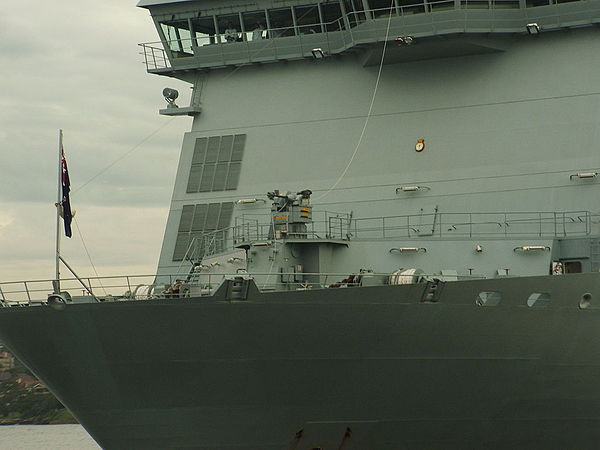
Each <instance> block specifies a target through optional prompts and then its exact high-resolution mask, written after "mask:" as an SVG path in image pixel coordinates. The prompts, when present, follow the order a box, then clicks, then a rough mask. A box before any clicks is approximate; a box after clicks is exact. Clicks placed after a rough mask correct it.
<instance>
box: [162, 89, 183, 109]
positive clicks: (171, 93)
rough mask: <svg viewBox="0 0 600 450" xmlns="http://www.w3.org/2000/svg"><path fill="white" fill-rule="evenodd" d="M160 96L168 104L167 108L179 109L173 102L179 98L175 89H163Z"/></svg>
mask: <svg viewBox="0 0 600 450" xmlns="http://www.w3.org/2000/svg"><path fill="white" fill-rule="evenodd" d="M162 94H163V97H164V98H165V100H166V102H167V103H168V106H167V108H179V106H177V105H176V104H175V100H177V97H179V92H178V91H177V89H171V88H164V89H163V91H162Z"/></svg>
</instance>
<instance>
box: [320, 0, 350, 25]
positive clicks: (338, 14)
mask: <svg viewBox="0 0 600 450" xmlns="http://www.w3.org/2000/svg"><path fill="white" fill-rule="evenodd" d="M320 6H321V16H322V17H323V22H325V29H326V30H327V31H339V30H342V29H343V28H344V22H343V20H342V19H341V18H342V9H341V7H340V4H339V2H328V3H321V5H320Z"/></svg>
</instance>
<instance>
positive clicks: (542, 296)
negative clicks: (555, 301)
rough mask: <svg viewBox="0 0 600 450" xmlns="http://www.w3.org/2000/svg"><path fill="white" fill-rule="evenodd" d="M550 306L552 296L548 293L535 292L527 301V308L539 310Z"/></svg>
mask: <svg viewBox="0 0 600 450" xmlns="http://www.w3.org/2000/svg"><path fill="white" fill-rule="evenodd" d="M549 304H550V294H548V293H547V292H534V293H533V294H531V295H530V296H529V298H528V299H527V306H529V307H530V308H539V307H543V306H547V305H549Z"/></svg>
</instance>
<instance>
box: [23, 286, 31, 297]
mask: <svg viewBox="0 0 600 450" xmlns="http://www.w3.org/2000/svg"><path fill="white" fill-rule="evenodd" d="M23 285H24V286H25V292H26V293H27V300H28V301H29V302H31V295H30V294H29V287H28V286H27V281H23Z"/></svg>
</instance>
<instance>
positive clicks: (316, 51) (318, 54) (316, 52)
mask: <svg viewBox="0 0 600 450" xmlns="http://www.w3.org/2000/svg"><path fill="white" fill-rule="evenodd" d="M312 55H313V58H315V59H323V58H325V53H324V52H323V49H322V48H313V49H312Z"/></svg>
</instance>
